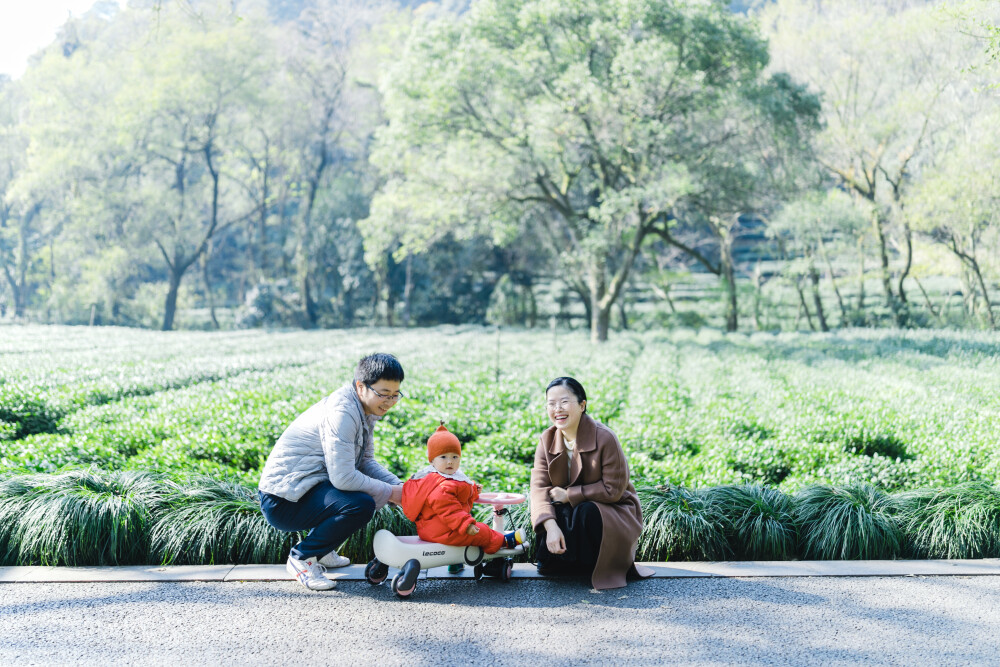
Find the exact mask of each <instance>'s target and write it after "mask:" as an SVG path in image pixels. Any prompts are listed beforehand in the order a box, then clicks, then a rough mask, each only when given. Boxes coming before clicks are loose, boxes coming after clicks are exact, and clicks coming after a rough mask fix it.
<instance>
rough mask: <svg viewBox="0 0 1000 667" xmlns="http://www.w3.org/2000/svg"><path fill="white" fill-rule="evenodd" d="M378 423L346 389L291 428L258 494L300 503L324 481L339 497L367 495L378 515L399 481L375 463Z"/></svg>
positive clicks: (271, 460)
mask: <svg viewBox="0 0 1000 667" xmlns="http://www.w3.org/2000/svg"><path fill="white" fill-rule="evenodd" d="M378 419H379V418H378V417H375V416H374V415H366V414H365V412H364V409H363V408H362V406H361V400H360V399H359V398H358V395H357V393H356V392H355V391H354V384H353V383H348V384H346V385H344V386H343V387H341V388H340V389H338V390H337V391H335V392H333V393H332V394H330V395H329V396H327V397H326V398H324V399H323V400H321V401H320V402H319V403H316V404H315V405H313V406H312V407H310V408H309V409H308V410H306V411H305V412H303V413H302V414H301V415H299V416H298V418H296V420H295V421H294V422H292V424H291V426H289V427H288V428H287V429H285V432H284V433H282V434H281V437H280V438H278V442H276V443H275V445H274V449H272V450H271V454H270V455H269V456H268V457H267V463H266V464H265V465H264V471H263V472H262V473H261V476H260V484H259V485H258V488H260V490H261V491H264V492H265V493H270V494H272V495H275V496H278V497H280V498H284V499H285V500H291V501H293V502H298V500H299V499H300V498H301V497H302V496H303V495H305V493H306V491H308V490H309V489H311V488H313V487H314V486H316V485H317V484H319V483H320V482H321V481H322V480H324V479H329V480H330V482H331V483H332V484H333V485H334V486H335V487H336V488H338V489H340V490H341V491H363V492H364V493H367V494H368V495H370V496H371V497H372V498H373V499H374V500H375V507H376V509H377V508H379V507H382V506H383V505H385V504H386V503H387V502H388V501H389V496H390V495H391V493H392V489H391V488H390V487H391V486H392V485H394V484H401V483H402V482H400V481H399V478H397V477H396V476H395V475H393V474H392V473H391V472H389V471H388V470H386V469H385V468H384V467H382V466H381V465H379V464H378V463H377V462H376V461H375V441H374V439H373V438H372V429H373V428H374V427H375V422H376V421H378Z"/></svg>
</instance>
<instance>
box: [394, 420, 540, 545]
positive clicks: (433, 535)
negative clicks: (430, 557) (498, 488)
mask: <svg viewBox="0 0 1000 667" xmlns="http://www.w3.org/2000/svg"><path fill="white" fill-rule="evenodd" d="M427 459H428V460H429V461H430V462H431V464H430V465H429V466H427V467H426V468H423V469H422V470H420V471H419V472H417V473H416V474H414V475H413V477H411V478H410V479H409V480H407V481H406V482H405V483H404V484H403V501H402V506H403V512H404V513H405V514H406V516H407V517H408V518H409V519H410V520H411V521H413V522H414V523H416V524H417V535H418V536H419V537H420V539H422V540H426V541H428V542H437V543H439V544H449V545H452V546H470V545H473V546H477V547H482V549H483V551H485V552H486V553H488V554H492V553H496V552H497V551H499V550H500V549H502V548H508V549H513V548H514V547H515V546H517V545H518V544H521V543H523V542H524V533H523V531H520V530H517V531H510V532H507V533H504V532H502V531H503V516H501V515H499V514H496V513H494V516H493V528H490V527H489V526H487V525H486V524H485V523H481V522H479V521H476V520H475V519H474V518H472V503H473V502H474V501H475V500H476V499H477V498H478V497H479V491H480V489H481V487H480V486H479V485H477V484H476V483H475V482H473V481H472V480H471V479H469V478H468V477H467V476H466V475H465V474H464V473H462V471H460V470H459V469H458V466H459V464H460V463H461V461H462V445H461V444H460V443H459V442H458V438H456V437H455V435H454V434H453V433H451V432H449V431H448V429H446V428H445V427H444V423H443V422H442V423H441V426H439V427H438V429H437V431H435V432H434V434H433V435H431V437H430V438H429V439H428V440H427Z"/></svg>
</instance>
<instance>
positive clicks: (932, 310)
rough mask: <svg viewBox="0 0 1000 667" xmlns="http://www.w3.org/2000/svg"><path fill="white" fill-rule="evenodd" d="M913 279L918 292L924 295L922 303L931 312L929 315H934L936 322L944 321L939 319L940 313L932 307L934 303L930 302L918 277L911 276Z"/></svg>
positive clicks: (941, 322)
mask: <svg viewBox="0 0 1000 667" xmlns="http://www.w3.org/2000/svg"><path fill="white" fill-rule="evenodd" d="M913 280H915V281H916V283H917V287H918V288H919V289H920V293H921V294H923V295H924V303H926V304H927V310H929V311H930V312H931V315H932V316H933V317H934V319H935V320H937V322H938V324H943V323H944V322H943V320H942V319H941V313H940V312H938V311H937V310H936V309H935V308H934V304H933V303H931V297H930V296H928V294H927V290H925V289H924V285H923V283H921V282H920V279H919V278H917V277H916V276H913ZM943 310H944V309H943V308H942V312H943Z"/></svg>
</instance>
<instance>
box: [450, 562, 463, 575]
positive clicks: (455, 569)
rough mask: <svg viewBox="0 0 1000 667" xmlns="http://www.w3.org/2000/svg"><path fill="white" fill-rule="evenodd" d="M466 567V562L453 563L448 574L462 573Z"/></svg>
mask: <svg viewBox="0 0 1000 667" xmlns="http://www.w3.org/2000/svg"><path fill="white" fill-rule="evenodd" d="M464 569H465V563H452V564H451V565H449V566H448V574H462V570H464Z"/></svg>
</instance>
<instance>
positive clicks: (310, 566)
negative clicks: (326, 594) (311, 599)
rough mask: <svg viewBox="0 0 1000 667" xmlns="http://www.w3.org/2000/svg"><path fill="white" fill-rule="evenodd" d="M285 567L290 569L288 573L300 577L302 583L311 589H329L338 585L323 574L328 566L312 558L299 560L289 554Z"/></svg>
mask: <svg viewBox="0 0 1000 667" xmlns="http://www.w3.org/2000/svg"><path fill="white" fill-rule="evenodd" d="M285 569H286V570H288V574H290V575H292V576H293V577H295V578H296V579H298V581H299V583H300V584H302V585H303V586H305V587H306V588H308V589H309V590H311V591H328V590H330V589H331V588H333V587H334V586H336V585H337V584H336V583H335V582H333V581H330V580H329V579H327V578H326V577H324V576H323V573H324V572H326V568H325V567H323V566H322V565H320V564H319V563H317V562H316V561H315V560H314V559H312V558H307V559H306V560H299V559H297V558H292V557H291V556H289V557H288V562H287V563H285Z"/></svg>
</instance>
